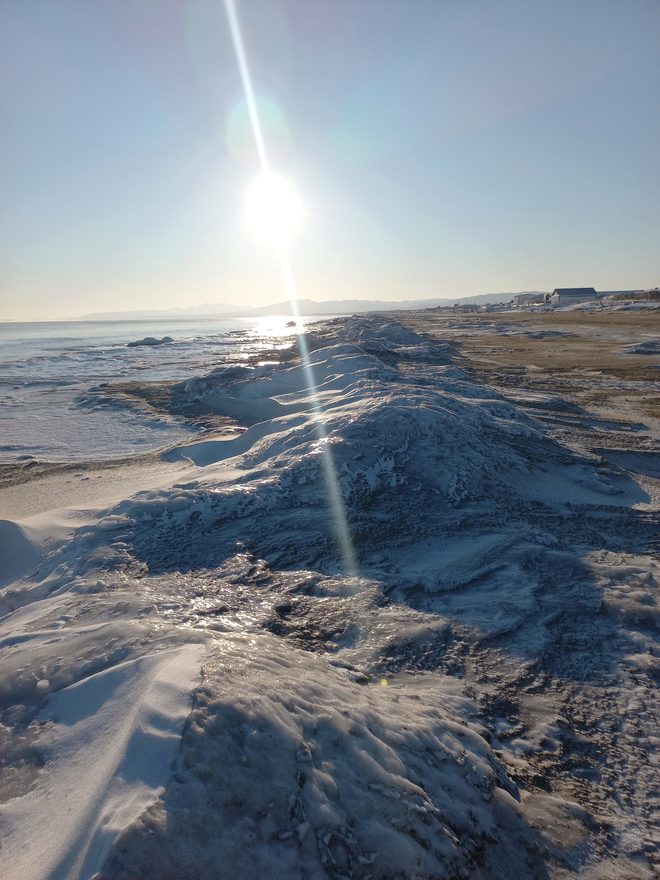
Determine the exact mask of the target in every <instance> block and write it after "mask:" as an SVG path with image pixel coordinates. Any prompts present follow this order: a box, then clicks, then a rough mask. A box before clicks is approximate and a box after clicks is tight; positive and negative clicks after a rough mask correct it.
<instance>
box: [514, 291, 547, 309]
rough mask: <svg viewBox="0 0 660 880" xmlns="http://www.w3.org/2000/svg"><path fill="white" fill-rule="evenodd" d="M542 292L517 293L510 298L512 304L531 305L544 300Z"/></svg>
mask: <svg viewBox="0 0 660 880" xmlns="http://www.w3.org/2000/svg"><path fill="white" fill-rule="evenodd" d="M544 298H545V294H544V293H517V294H516V295H515V296H514V298H513V299H512V300H511V301H512V302H513V304H514V306H531V305H534V304H535V303H542V302H543V301H544Z"/></svg>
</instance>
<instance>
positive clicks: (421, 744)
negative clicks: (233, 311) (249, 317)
mask: <svg viewBox="0 0 660 880" xmlns="http://www.w3.org/2000/svg"><path fill="white" fill-rule="evenodd" d="M160 329H161V328H158V331H159V332H158V334H155V335H160ZM296 329H297V328H287V327H286V324H285V322H284V321H281V322H280V323H279V324H278V325H277V327H276V328H271V329H270V330H264V329H263V328H259V329H258V330H257V329H251V330H250V333H249V334H247V333H246V328H231V327H228V328H226V329H224V330H223V331H222V333H220V334H219V335H218V339H217V343H218V344H216V345H214V347H213V348H212V343H211V342H210V340H209V337H208V335H207V336H204V335H203V334H202V337H203V338H201V340H200V343H199V345H197V347H196V343H195V340H194V339H192V338H190V339H187V340H186V341H185V343H178V342H177V340H176V334H172V335H173V336H174V342H173V343H164V344H163V345H160V346H158V347H157V350H156V349H153V351H152V349H151V348H150V349H149V351H146V350H144V349H143V350H139V354H138V355H136V354H135V349H130V352H129V354H128V355H127V357H130V358H134V357H136V358H137V357H139V361H137V360H132V361H130V362H129V361H126V362H125V366H126V369H125V370H124V371H123V373H122V374H119V373H118V374H116V375H110V374H109V373H108V371H107V369H106V366H105V365H104V367H103V370H101V369H99V370H97V371H96V373H94V375H92V372H94V371H88V373H87V374H85V375H86V376H87V379H86V380H85V382H84V383H83V382H77V384H76V387H75V389H74V392H72V393H69V392H66V393H67V394H68V397H67V401H68V403H67V406H68V407H71V415H70V416H66V418H67V419H68V420H69V421H71V420H75V424H76V425H84V424H85V418H86V417H87V418H95V417H96V416H97V415H98V414H100V418H102V419H103V426H104V427H103V430H102V431H101V432H100V437H101V440H100V442H99V443H98V445H97V446H96V447H95V448H94V447H93V445H90V441H89V437H93V436H95V434H94V431H91V432H90V434H89V435H87V434H86V433H85V428H76V434H77V435H78V436H79V437H84V438H85V441H86V443H87V446H86V447H83V444H82V443H81V444H80V445H79V446H76V445H75V443H74V444H73V445H72V446H70V447H68V448H69V449H71V450H73V451H72V452H71V454H70V455H68V456H60V457H59V458H57V457H56V456H55V455H54V454H53V455H52V457H49V455H50V454H52V453H53V451H54V449H55V444H51V445H50V446H48V444H47V443H45V442H44V443H43V444H41V447H42V448H41V447H40V449H39V450H36V449H35V450H34V451H33V452H30V451H29V449H28V446H29V435H30V431H31V430H32V428H31V424H32V423H30V422H29V421H28V422H27V423H26V426H25V427H24V428H21V427H20V426H19V428H18V429H17V431H16V436H15V437H11V436H9V435H8V439H7V442H6V443H5V444H4V447H3V448H4V450H5V451H4V460H3V463H2V469H1V470H0V519H1V522H0V553H1V554H2V559H3V560H4V563H3V568H2V571H0V575H1V581H0V583H1V586H2V590H1V593H0V611H1V613H2V616H1V617H0V658H1V661H2V665H3V668H4V675H3V678H2V685H1V687H2V691H1V694H0V696H1V701H0V708H1V709H2V715H1V721H2V727H1V728H0V735H1V736H2V749H3V753H4V755H5V761H4V764H3V767H2V772H1V774H0V837H1V838H2V841H3V844H2V858H3V866H4V867H3V876H4V877H6V878H7V880H12V878H16V880H18V878H21V880H25V878H53V880H54V878H63V877H89V878H91V877H95V878H97V880H128V878H136V877H162V878H164V877H177V878H178V880H182V878H188V877H189V878H193V877H194V878H197V880H200V878H209V880H210V878H216V877H217V876H218V873H217V871H218V865H222V869H223V871H224V873H226V874H227V876H229V875H232V876H239V877H241V878H246V880H250V878H255V880H256V878H261V877H264V876H268V875H270V876H273V877H276V878H277V877H283V878H284V877H286V878H300V880H303V878H319V880H321V878H328V877H329V878H333V880H340V878H348V877H350V878H358V880H367V878H372V880H377V878H380V880H385V878H390V877H401V878H409V877H410V878H413V877H416V878H417V877H418V878H431V877H448V878H449V877H464V878H477V880H491V878H499V877H507V878H520V880H531V878H538V880H542V878H553V880H565V878H570V877H576V878H578V877H579V878H584V880H605V878H614V877H626V878H631V880H633V878H634V880H651V878H652V877H653V876H654V871H656V870H657V867H658V862H657V853H658V843H659V842H660V841H659V840H658V837H657V835H658V827H657V808H658V787H657V764H655V763H654V761H655V760H656V757H654V744H655V743H656V742H657V730H658V722H659V721H660V718H659V715H660V706H659V704H658V697H657V675H658V672H659V671H660V666H659V660H658V657H657V628H658V625H659V621H660V617H659V615H658V604H657V603H658V600H659V596H658V579H659V578H660V567H659V561H658V533H659V528H658V526H659V525H660V518H659V511H660V472H659V471H658V466H657V461H658V445H659V439H660V412H659V411H658V406H657V375H658V373H657V370H658V356H657V348H656V347H654V346H657V341H658V338H660V324H659V313H658V310H657V309H647V310H642V309H639V310H637V311H635V310H631V309H629V310H625V309H623V310H622V309H617V308H612V309H609V310H608V309H605V310H603V311H599V312H595V313H590V312H589V311H588V310H580V309H576V310H570V309H567V310H560V311H555V312H549V311H545V312H542V311H540V310H536V311H533V310H524V309H521V310H509V311H499V312H492V313H491V312H484V313H482V312H478V313H461V312H460V311H451V310H434V309H430V310H424V311H410V312H398V313H396V314H381V315H363V316H354V317H339V318H333V319H328V320H324V321H321V322H318V323H309V322H305V324H304V332H303V333H301V334H300V335H298V334H297V333H296V332H295V331H296ZM147 332H148V330H147V329H145V332H144V334H141V335H147ZM232 334H233V335H232ZM238 334H240V335H238ZM132 335H133V337H135V340H136V341H137V340H139V336H137V335H136V334H135V333H133V334H132ZM149 335H152V334H151V333H150V334H149ZM162 335H164V334H162ZM115 344H116V345H117V347H118V348H119V345H120V343H119V342H116V343H115ZM121 346H122V349H121V350H122V352H124V350H125V347H126V340H125V339H123V340H122V342H121ZM152 354H153V355H154V356H155V357H154V358H152V359H151V360H149V357H150V356H151V355H152ZM35 356H36V355H35ZM39 356H40V357H42V356H44V355H43V352H42V353H41V354H40V355H39ZM49 356H50V355H49ZM76 357H80V355H76ZM113 357H116V355H113ZM92 359H93V361H94V363H97V364H98V363H101V362H103V363H104V364H107V357H106V358H105V361H104V360H103V359H102V358H100V357H99V356H98V352H97V351H96V350H95V353H94V355H93V358H92ZM112 363H113V364H116V360H114V361H112ZM145 364H147V365H148V366H145ZM104 370H105V372H103V371H104ZM33 372H34V374H35V375H36V373H37V372H38V368H35V369H34V371H33ZM19 373H20V368H18V367H16V375H18V374H19ZM59 376H60V374H57V375H54V378H53V385H54V387H55V386H58V383H59V381H60V379H59ZM13 378H16V377H15V376H13ZM83 385H84V387H83ZM21 387H22V390H21V391H20V395H22V397H23V399H25V400H27V399H28V396H29V395H31V394H33V393H35V392H34V388H31V389H28V391H29V395H28V391H26V386H25V385H23V386H21ZM12 393H13V394H14V397H16V394H17V392H16V390H14V392H12ZM53 393H54V394H56V395H57V394H60V393H64V392H62V391H61V389H59V387H58V390H56V391H54V392H53ZM26 395H27V396H26ZM9 405H11V406H12V407H14V409H12V418H16V417H17V416H16V413H17V412H20V410H19V409H17V408H16V407H17V402H16V400H15V399H14V400H12V401H10V404H9ZM47 406H48V404H47V403H46V402H44V401H43V400H41V401H40V402H39V414H40V418H41V419H42V421H41V424H42V425H43V426H44V428H45V430H44V431H43V432H42V433H43V434H44V436H46V437H47V431H48V423H49V421H48V420H49V418H50V416H49V411H48V409H47ZM115 423H116V424H117V425H119V427H118V428H117V431H118V436H119V437H120V440H119V441H117V438H116V437H115V436H114V435H113V425H114V424H115ZM6 424H8V422H7V423H6ZM58 437H59V439H58V443H60V444H64V445H66V443H65V441H66V436H65V435H64V434H59V435H58ZM17 438H18V439H17ZM10 447H16V448H10ZM84 449H87V450H88V451H90V450H91V451H92V452H93V454H91V455H89V454H88V455H85V452H84ZM46 453H49V454H46ZM34 829H38V845H35V841H34V837H35V834H37V832H35V831H34Z"/></svg>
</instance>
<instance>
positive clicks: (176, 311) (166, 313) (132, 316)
mask: <svg viewBox="0 0 660 880" xmlns="http://www.w3.org/2000/svg"><path fill="white" fill-rule="evenodd" d="M239 314H241V307H240V306H237V305H233V304H232V303H202V305H201V306H187V307H185V308H184V307H182V306H175V307H174V308H171V309H135V310H130V311H126V312H90V314H88V315H83V316H82V319H81V320H83V321H122V320H128V321H131V320H134V321H139V320H141V319H142V318H160V319H162V320H167V319H168V318H199V317H200V316H201V317H204V318H206V317H208V316H209V315H239Z"/></svg>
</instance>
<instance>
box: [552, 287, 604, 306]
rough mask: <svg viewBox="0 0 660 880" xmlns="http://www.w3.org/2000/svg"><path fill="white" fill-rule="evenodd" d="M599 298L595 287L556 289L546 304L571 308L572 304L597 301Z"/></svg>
mask: <svg viewBox="0 0 660 880" xmlns="http://www.w3.org/2000/svg"><path fill="white" fill-rule="evenodd" d="M597 296H598V294H597V293H596V291H595V290H594V288H593V287H556V288H555V289H554V290H553V291H552V293H551V294H548V295H547V299H546V302H549V303H551V304H552V305H553V306H570V305H572V303H578V302H587V301H588V300H592V299H596V297H597Z"/></svg>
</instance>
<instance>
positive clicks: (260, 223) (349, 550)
mask: <svg viewBox="0 0 660 880" xmlns="http://www.w3.org/2000/svg"><path fill="white" fill-rule="evenodd" d="M224 6H225V11H226V14H227V22H228V25H229V32H230V35H231V39H232V43H233V46H234V52H235V54H236V61H237V64H238V69H239V72H240V76H241V82H242V85H243V91H244V92H245V102H246V104H247V107H248V113H249V117H250V123H251V126H252V132H253V134H254V140H255V144H256V147H257V153H258V155H259V163H260V165H261V175H260V176H259V177H258V178H257V180H256V181H255V182H254V183H253V184H252V187H251V188H250V190H249V191H248V199H247V218H246V219H247V221H248V225H249V226H250V228H251V229H252V231H253V232H254V233H255V234H256V235H257V237H258V238H260V239H261V240H262V241H265V242H266V243H267V244H268V245H269V246H271V247H273V249H274V251H275V253H276V255H277V259H278V263H279V267H280V271H281V273H282V281H283V284H284V288H285V291H286V295H287V298H288V299H289V302H290V303H291V310H292V312H293V314H294V316H295V318H296V324H297V327H298V328H301V329H299V331H298V347H299V351H300V356H301V360H302V363H303V369H304V373H305V377H306V381H307V387H308V390H309V393H310V398H311V402H312V418H313V420H314V426H315V429H316V433H317V436H318V440H319V448H320V450H321V461H322V467H323V477H324V482H325V490H326V496H327V500H328V507H329V509H330V513H331V516H332V521H333V527H334V532H335V536H336V539H337V543H338V545H339V548H340V551H341V556H342V560H343V563H344V568H345V571H346V573H347V574H348V575H350V576H355V575H356V574H357V571H358V566H357V557H356V553H355V548H354V546H353V541H352V539H351V534H350V530H349V527H348V518H347V516H346V508H345V506H344V501H343V498H342V494H341V489H340V486H339V480H338V479H337V469H336V467H335V463H334V459H333V456H332V446H331V444H330V441H329V437H328V433H327V430H326V427H325V419H324V414H323V408H322V406H321V402H320V397H319V393H318V388H317V385H316V380H315V377H314V368H313V365H312V363H311V361H310V358H309V350H308V347H307V340H306V338H305V332H304V328H303V325H302V322H301V321H300V317H301V316H300V311H299V309H298V291H297V286H296V283H295V279H294V275H293V271H292V268H291V260H290V256H289V251H288V245H289V244H290V241H291V239H292V238H293V237H294V235H295V234H296V233H297V232H298V230H299V227H300V225H301V223H302V217H303V209H302V203H301V202H300V199H299V198H298V196H297V194H296V192H295V190H294V189H293V187H292V186H291V184H289V182H288V181H286V180H285V179H284V178H282V177H280V176H279V175H277V174H275V173H274V172H273V171H272V170H271V168H270V165H269V162H268V153H267V151H266V144H265V140H264V136H263V131H262V128H261V122H260V120H259V112H258V110H257V102H256V100H255V97H254V89H253V87H252V78H251V76H250V69H249V66H248V63H247V56H246V53H245V46H244V44H243V37H242V34H241V28H240V22H239V20H238V14H237V11H236V5H235V3H234V0H224Z"/></svg>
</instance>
